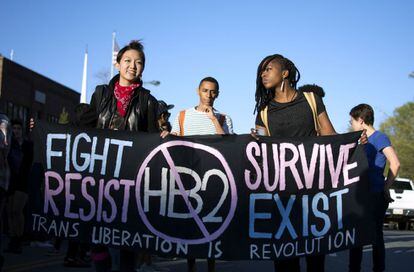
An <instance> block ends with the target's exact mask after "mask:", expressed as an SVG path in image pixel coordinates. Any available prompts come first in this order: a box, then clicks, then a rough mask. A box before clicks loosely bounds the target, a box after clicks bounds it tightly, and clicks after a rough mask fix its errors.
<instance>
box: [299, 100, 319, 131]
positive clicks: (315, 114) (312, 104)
mask: <svg viewBox="0 0 414 272" xmlns="http://www.w3.org/2000/svg"><path fill="white" fill-rule="evenodd" d="M303 95H304V96H305V98H306V100H307V101H308V104H309V106H310V108H311V110H312V115H313V123H314V125H315V130H316V133H317V134H318V135H319V134H320V132H319V130H320V128H321V124H320V123H319V119H318V110H317V106H316V100H315V95H314V93H313V92H303Z"/></svg>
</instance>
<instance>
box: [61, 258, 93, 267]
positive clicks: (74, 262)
mask: <svg viewBox="0 0 414 272" xmlns="http://www.w3.org/2000/svg"><path fill="white" fill-rule="evenodd" d="M63 266H65V267H90V266H91V265H90V264H89V263H86V262H84V261H82V260H81V259H78V258H75V259H73V258H68V257H65V259H64V261H63Z"/></svg>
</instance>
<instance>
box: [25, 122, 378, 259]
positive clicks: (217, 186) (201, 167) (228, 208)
mask: <svg viewBox="0 0 414 272" xmlns="http://www.w3.org/2000/svg"><path fill="white" fill-rule="evenodd" d="M359 135H360V134H359V133H348V134H343V135H337V136H324V137H308V138H273V137H262V138H260V139H259V140H255V139H254V138H252V137H251V136H250V135H231V136H204V137H203V136H200V137H175V136H169V137H167V138H166V139H161V138H160V137H159V135H156V134H145V133H134V132H124V131H122V132H121V131H109V130H97V129H80V128H75V127H69V126H60V125H53V124H49V123H39V124H37V127H36V130H35V131H34V136H35V154H36V161H37V162H38V163H37V164H36V165H37V167H39V166H41V167H42V169H43V172H44V174H42V177H43V181H42V184H43V186H42V188H41V191H42V200H41V202H40V201H39V203H37V205H36V203H33V205H32V208H33V212H32V219H33V220H32V221H33V222H32V229H33V231H35V232H41V233H46V234H48V235H53V236H58V237H62V238H67V239H75V240H80V241H83V242H87V243H90V244H101V245H106V246H108V247H121V248H131V249H136V250H139V249H146V250H148V251H150V252H153V253H156V254H159V255H174V256H182V257H184V256H192V257H200V258H206V257H208V258H215V259H227V260H232V259H239V260H272V259H286V258H292V257H298V256H303V255H315V254H327V253H331V252H335V251H339V250H344V249H347V248H351V247H354V246H360V245H364V244H368V243H370V242H371V240H372V233H373V232H372V230H373V221H372V216H371V215H372V212H371V209H372V207H371V205H372V198H371V195H370V191H369V190H370V188H369V182H368V180H367V177H366V170H367V167H368V166H367V162H366V158H365V153H364V147H363V146H361V145H358V144H357V140H358V138H359Z"/></svg>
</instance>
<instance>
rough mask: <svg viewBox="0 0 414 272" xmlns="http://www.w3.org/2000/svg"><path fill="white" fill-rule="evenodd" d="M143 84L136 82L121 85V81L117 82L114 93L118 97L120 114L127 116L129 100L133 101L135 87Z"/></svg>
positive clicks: (117, 102) (117, 105) (117, 103)
mask: <svg viewBox="0 0 414 272" xmlns="http://www.w3.org/2000/svg"><path fill="white" fill-rule="evenodd" d="M140 85H141V84H140V83H134V84H131V85H130V86H121V85H119V81H117V82H116V83H115V89H114V94H115V98H116V100H117V101H116V107H117V109H118V113H119V115H121V116H122V117H125V115H126V112H127V109H128V106H129V102H131V98H132V94H133V93H134V89H135V88H138V87H139V86H140Z"/></svg>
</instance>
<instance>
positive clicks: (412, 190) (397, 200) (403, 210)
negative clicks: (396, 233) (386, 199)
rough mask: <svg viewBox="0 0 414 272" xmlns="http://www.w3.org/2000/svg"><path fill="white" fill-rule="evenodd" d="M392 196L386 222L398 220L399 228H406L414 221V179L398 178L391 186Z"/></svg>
mask: <svg viewBox="0 0 414 272" xmlns="http://www.w3.org/2000/svg"><path fill="white" fill-rule="evenodd" d="M390 195H391V198H392V199H394V202H392V203H390V205H389V207H388V209H387V212H386V215H385V222H396V223H397V224H398V229H400V230H405V229H407V228H408V227H409V224H410V223H411V222H414V183H413V181H412V180H409V179H405V178H397V179H396V180H395V181H394V183H393V184H392V186H391V188H390Z"/></svg>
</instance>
